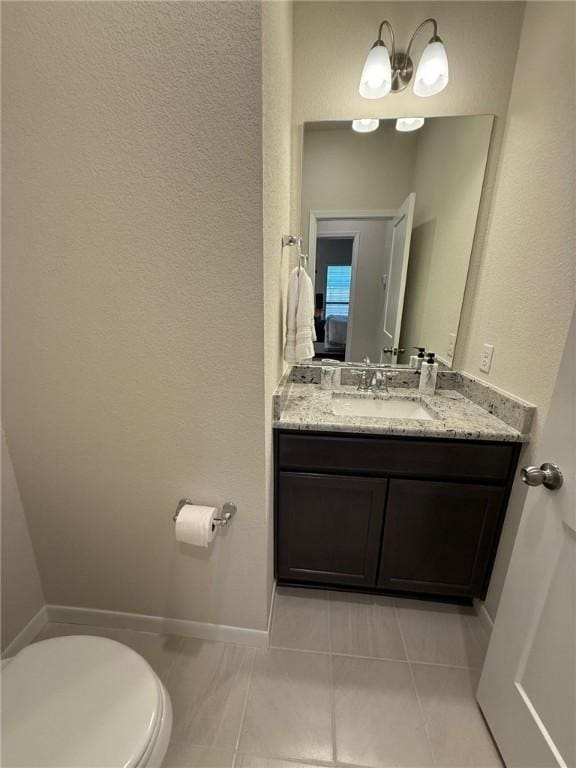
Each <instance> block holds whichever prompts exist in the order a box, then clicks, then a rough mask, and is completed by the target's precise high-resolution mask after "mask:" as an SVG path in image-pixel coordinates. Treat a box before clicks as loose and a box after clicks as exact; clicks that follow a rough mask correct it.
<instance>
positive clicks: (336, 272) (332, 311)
mask: <svg viewBox="0 0 576 768" xmlns="http://www.w3.org/2000/svg"><path fill="white" fill-rule="evenodd" d="M351 281H352V267H351V266H348V265H342V266H340V265H338V266H336V265H328V268H327V270H326V317H329V316H330V315H339V316H340V317H348V312H349V309H350V284H351Z"/></svg>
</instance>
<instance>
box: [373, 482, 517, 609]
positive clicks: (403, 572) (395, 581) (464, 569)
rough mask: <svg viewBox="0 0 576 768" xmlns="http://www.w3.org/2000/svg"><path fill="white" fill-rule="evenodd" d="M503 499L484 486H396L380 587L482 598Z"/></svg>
mask: <svg viewBox="0 0 576 768" xmlns="http://www.w3.org/2000/svg"><path fill="white" fill-rule="evenodd" d="M504 493H505V491H504V489H502V488H496V487H490V486H483V485H468V484H464V483H441V482H432V481H420V480H391V481H390V488H389V491H388V504H387V507H386V521H385V525H384V536H383V543H382V554H381V560H380V572H379V575H378V584H379V586H381V587H385V588H386V589H391V590H392V589H393V590H400V591H407V592H408V591H409V592H430V593H433V594H437V595H441V594H447V595H461V596H463V597H474V596H482V595H483V591H484V582H485V579H486V576H487V573H488V571H489V569H490V568H491V565H492V558H493V549H494V547H495V544H496V541H497V538H498V534H499V528H500V515H501V512H502V507H503V498H504Z"/></svg>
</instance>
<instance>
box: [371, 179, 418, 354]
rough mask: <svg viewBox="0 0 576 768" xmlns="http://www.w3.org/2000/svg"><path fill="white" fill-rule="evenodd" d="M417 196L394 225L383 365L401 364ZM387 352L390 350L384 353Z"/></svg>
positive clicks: (409, 200) (410, 199) (384, 315)
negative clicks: (400, 350)
mask: <svg viewBox="0 0 576 768" xmlns="http://www.w3.org/2000/svg"><path fill="white" fill-rule="evenodd" d="M415 201H416V195H415V194H414V193H413V192H412V193H411V194H409V195H408V197H407V198H406V200H404V202H403V204H402V206H401V207H400V209H399V210H398V217H397V218H396V219H395V221H394V230H393V233H392V248H391V253H390V266H389V271H388V276H387V284H386V293H385V295H384V307H383V312H382V321H381V332H380V334H379V337H380V348H381V351H380V362H382V363H392V364H394V363H396V362H398V344H399V343H400V325H401V323H402V310H403V309H404V292H405V290H406V274H407V272H408V258H409V256H410V239H411V237H412V223H413V220H414V204H415ZM384 350H388V351H387V352H385V351H384Z"/></svg>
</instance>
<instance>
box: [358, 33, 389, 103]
mask: <svg viewBox="0 0 576 768" xmlns="http://www.w3.org/2000/svg"><path fill="white" fill-rule="evenodd" d="M391 87H392V67H391V66H390V54H389V53H388V48H386V46H385V45H384V44H382V43H381V44H378V43H376V45H374V46H373V47H372V48H371V49H370V53H369V54H368V56H367V57H366V63H365V64H364V69H363V70H362V75H361V77H360V85H359V86H358V92H359V93H360V96H364V98H365V99H381V98H382V96H386V94H387V93H390V88H391Z"/></svg>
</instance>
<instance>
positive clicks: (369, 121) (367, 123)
mask: <svg viewBox="0 0 576 768" xmlns="http://www.w3.org/2000/svg"><path fill="white" fill-rule="evenodd" d="M379 125H380V120H377V119H376V118H375V117H364V118H362V120H352V130H353V131H356V132H357V133H372V131H375V130H376V128H378V126H379Z"/></svg>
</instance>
